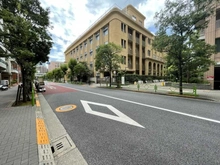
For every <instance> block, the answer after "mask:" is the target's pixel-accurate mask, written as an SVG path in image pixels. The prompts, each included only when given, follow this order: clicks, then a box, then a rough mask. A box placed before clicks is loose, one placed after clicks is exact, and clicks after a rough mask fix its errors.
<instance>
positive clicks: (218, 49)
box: [215, 38, 220, 52]
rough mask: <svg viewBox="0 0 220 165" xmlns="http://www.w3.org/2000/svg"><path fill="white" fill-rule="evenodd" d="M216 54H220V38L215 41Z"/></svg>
mask: <svg viewBox="0 0 220 165" xmlns="http://www.w3.org/2000/svg"><path fill="white" fill-rule="evenodd" d="M215 45H216V52H220V38H216V39H215Z"/></svg>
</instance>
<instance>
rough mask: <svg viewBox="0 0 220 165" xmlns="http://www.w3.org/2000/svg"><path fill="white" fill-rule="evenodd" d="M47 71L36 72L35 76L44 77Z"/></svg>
mask: <svg viewBox="0 0 220 165" xmlns="http://www.w3.org/2000/svg"><path fill="white" fill-rule="evenodd" d="M45 74H46V73H35V77H43V76H44V75H45Z"/></svg>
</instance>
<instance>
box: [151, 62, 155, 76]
mask: <svg viewBox="0 0 220 165" xmlns="http://www.w3.org/2000/svg"><path fill="white" fill-rule="evenodd" d="M151 75H152V76H153V75H154V62H151Z"/></svg>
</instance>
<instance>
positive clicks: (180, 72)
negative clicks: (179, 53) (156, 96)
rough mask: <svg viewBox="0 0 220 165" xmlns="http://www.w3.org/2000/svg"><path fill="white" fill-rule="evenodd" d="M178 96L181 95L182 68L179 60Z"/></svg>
mask: <svg viewBox="0 0 220 165" xmlns="http://www.w3.org/2000/svg"><path fill="white" fill-rule="evenodd" d="M179 94H180V95H182V94H183V68H182V60H181V58H180V59H179Z"/></svg>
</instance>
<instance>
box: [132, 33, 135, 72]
mask: <svg viewBox="0 0 220 165" xmlns="http://www.w3.org/2000/svg"><path fill="white" fill-rule="evenodd" d="M135 47H136V31H135V30H133V31H132V66H133V67H132V69H133V70H134V73H136V52H135V49H136V48H135Z"/></svg>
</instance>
